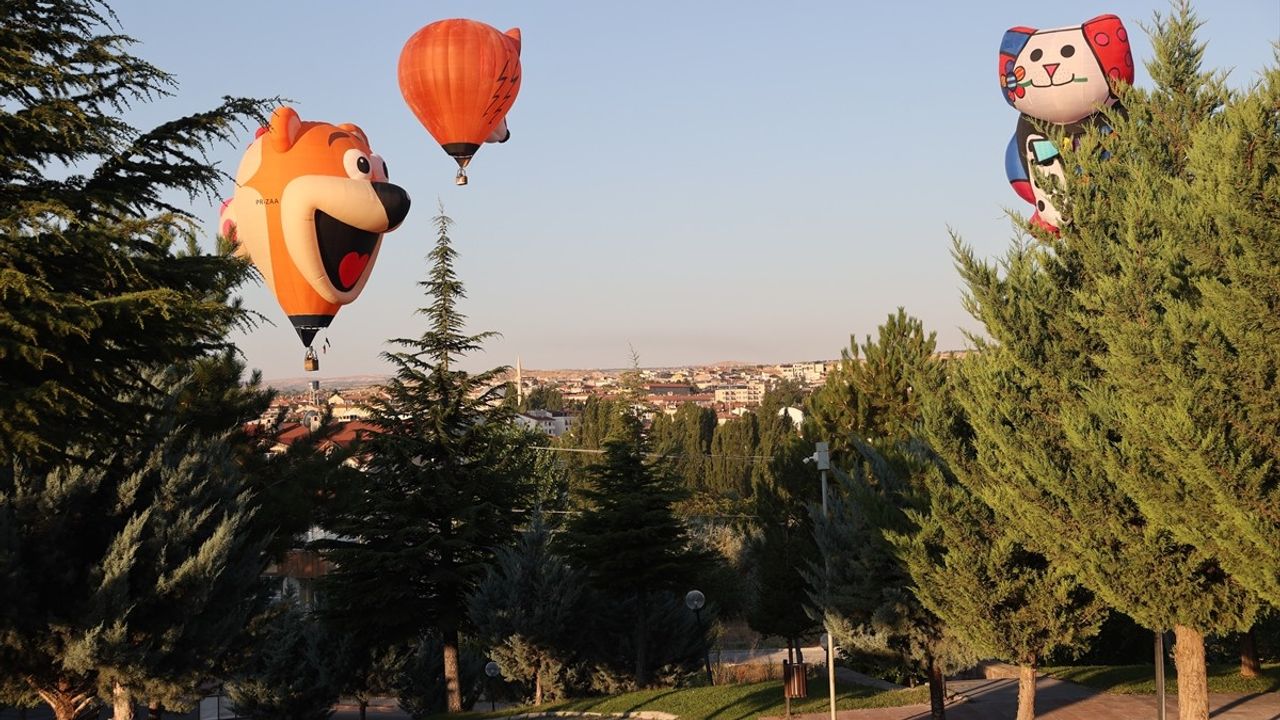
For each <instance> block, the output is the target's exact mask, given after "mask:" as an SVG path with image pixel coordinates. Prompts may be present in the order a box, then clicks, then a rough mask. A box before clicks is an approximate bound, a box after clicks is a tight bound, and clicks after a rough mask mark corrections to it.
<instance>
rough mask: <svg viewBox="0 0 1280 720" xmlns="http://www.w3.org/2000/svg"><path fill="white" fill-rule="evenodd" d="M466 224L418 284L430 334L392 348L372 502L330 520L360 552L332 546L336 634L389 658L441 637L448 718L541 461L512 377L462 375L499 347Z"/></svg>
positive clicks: (368, 471) (365, 499) (442, 227)
mask: <svg viewBox="0 0 1280 720" xmlns="http://www.w3.org/2000/svg"><path fill="white" fill-rule="evenodd" d="M452 222H453V221H452V220H450V219H449V218H448V217H446V216H444V215H443V214H441V215H438V216H437V217H436V218H435V225H436V229H437V231H438V237H437V240H436V245H435V249H434V250H432V252H431V254H430V261H431V269H430V273H429V275H428V277H427V278H426V279H425V280H423V281H421V282H419V283H418V284H419V285H420V286H421V287H422V288H423V289H424V290H425V292H426V295H427V297H428V298H429V300H430V303H429V304H428V305H427V306H426V307H424V308H422V309H421V310H419V314H421V315H423V316H425V317H426V318H427V321H428V323H427V328H426V330H424V331H423V334H422V336H421V337H419V338H400V339H396V340H393V341H392V342H393V343H394V344H396V345H398V346H400V347H402V348H404V350H403V351H401V352H387V353H383V357H384V358H386V359H387V360H388V361H389V362H391V363H392V364H393V365H394V366H395V367H396V374H395V376H394V377H393V378H392V379H391V380H390V382H389V383H388V384H387V385H386V386H384V391H385V392H384V394H383V396H382V397H379V398H378V399H376V400H375V401H374V402H373V403H372V406H371V409H372V411H373V414H372V415H371V416H370V418H369V422H370V423H372V424H373V425H374V427H375V430H374V432H372V433H371V434H370V435H369V436H368V438H367V439H366V440H365V442H363V443H362V445H361V447H360V452H361V453H362V454H363V455H364V456H365V457H367V458H368V460H367V462H366V464H365V473H364V476H363V477H361V478H360V481H361V487H360V491H359V492H355V493H351V494H350V495H349V496H348V501H347V502H346V503H345V504H344V506H342V507H337V508H334V510H333V513H332V515H331V517H329V518H328V519H327V520H326V521H325V525H326V527H327V529H329V530H331V531H332V532H334V533H336V534H337V535H339V536H341V537H344V538H350V539H349V540H341V541H333V542H331V543H328V544H327V545H326V546H325V549H326V551H327V553H328V557H329V558H330V559H331V560H333V561H334V563H335V564H336V569H335V571H334V573H333V574H331V575H330V576H328V577H327V578H326V581H327V582H326V583H325V584H324V586H323V588H324V589H325V591H326V593H327V598H326V602H325V606H326V611H327V612H330V613H332V617H333V619H334V621H335V622H337V623H338V624H339V626H341V627H344V628H345V629H346V632H348V633H353V634H357V635H360V636H362V637H365V638H367V639H369V640H370V642H371V644H372V645H373V646H374V647H375V648H377V647H392V646H395V645H397V644H400V643H402V642H403V641H404V640H405V639H406V638H415V637H421V636H424V635H426V634H428V632H430V633H432V634H434V635H435V636H436V637H438V638H440V640H441V644H442V653H443V672H444V679H445V685H446V690H447V693H446V697H447V700H448V710H449V712H460V711H461V710H462V687H461V685H460V676H459V669H458V667H459V666H458V642H459V634H460V632H462V631H463V630H464V629H465V628H466V627H467V615H466V597H467V595H468V593H470V592H471V590H472V589H473V588H474V586H475V583H476V582H477V581H478V580H479V579H480V578H481V577H483V575H484V572H485V568H486V566H487V565H488V564H489V563H490V562H491V561H492V560H493V557H494V551H495V549H496V548H499V547H502V546H505V545H507V544H509V543H510V542H512V541H513V540H514V538H515V532H516V530H515V529H516V526H517V524H518V521H519V517H520V513H521V512H522V511H523V510H525V507H524V504H525V502H526V500H527V499H528V496H529V491H530V476H531V472H532V457H531V453H530V452H527V451H526V445H525V441H526V439H527V437H528V436H526V435H525V434H524V433H521V432H519V431H518V430H517V429H516V428H515V426H514V424H513V423H512V422H511V409H510V408H509V407H507V406H505V405H503V403H502V402H501V391H502V383H501V378H502V376H503V374H504V373H505V372H506V370H507V368H505V367H499V368H494V369H492V370H488V371H485V372H481V373H476V374H471V373H468V372H466V371H463V370H459V369H458V368H457V363H458V361H459V360H460V359H462V358H463V357H464V356H466V355H467V354H468V353H471V352H475V351H476V350H479V349H480V347H481V343H482V342H483V341H484V340H485V339H486V338H489V337H491V336H492V335H493V334H492V333H488V332H485V333H479V334H475V335H468V334H465V333H464V332H463V327H464V320H465V316H463V315H462V314H461V313H459V312H458V309H457V303H458V301H459V300H461V299H462V298H463V297H464V293H463V287H462V283H461V282H460V281H459V280H458V279H457V276H456V274H455V273H454V270H453V261H454V258H455V257H456V252H455V251H454V249H453V247H452V244H451V241H450V239H449V235H448V231H449V227H450V226H451V224H452ZM369 607H377V608H378V613H376V614H370V613H369V612H368V608H369Z"/></svg>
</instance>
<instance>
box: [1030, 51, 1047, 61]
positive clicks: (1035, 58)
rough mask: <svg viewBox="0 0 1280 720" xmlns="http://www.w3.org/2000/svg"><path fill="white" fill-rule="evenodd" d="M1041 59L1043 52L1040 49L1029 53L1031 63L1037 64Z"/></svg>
mask: <svg viewBox="0 0 1280 720" xmlns="http://www.w3.org/2000/svg"><path fill="white" fill-rule="evenodd" d="M1042 57H1044V51H1042V50H1041V49H1040V48H1036V49H1035V50H1032V51H1031V62H1038V61H1039V60H1040V58H1042Z"/></svg>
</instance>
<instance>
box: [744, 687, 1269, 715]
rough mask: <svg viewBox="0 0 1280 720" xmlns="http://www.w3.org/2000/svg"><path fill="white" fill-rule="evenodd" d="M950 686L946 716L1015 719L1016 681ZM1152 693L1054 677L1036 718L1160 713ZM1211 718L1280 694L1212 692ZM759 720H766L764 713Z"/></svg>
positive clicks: (1174, 709)
mask: <svg viewBox="0 0 1280 720" xmlns="http://www.w3.org/2000/svg"><path fill="white" fill-rule="evenodd" d="M947 689H948V690H949V691H951V692H953V693H957V694H959V695H963V696H964V697H965V698H966V699H964V700H957V701H955V702H952V703H950V704H948V705H947V720H1005V719H1006V718H1007V719H1008V720H1013V718H1015V717H1016V716H1017V709H1018V681H1017V680H959V681H954V682H951V683H948V684H947ZM1155 707H1156V700H1155V697H1154V696H1152V695H1107V694H1105V693H1099V692H1096V691H1094V690H1091V689H1089V688H1086V687H1083V686H1081V685H1076V684H1074V683H1069V682H1063V681H1061V680H1056V679H1054V678H1040V680H1039V681H1038V682H1037V683H1036V718H1037V720H1148V719H1150V718H1155V716H1156V710H1155ZM1166 708H1167V711H1168V717H1170V718H1176V717H1178V701H1177V698H1176V697H1172V696H1171V697H1170V698H1169V702H1168V705H1167V706H1166ZM1209 709H1210V710H1209V715H1210V717H1211V718H1213V720H1280V693H1260V694H1256V695H1222V694H1217V693H1211V694H1210V695H1209ZM792 717H793V718H798V719H800V720H826V718H828V717H830V716H829V715H825V714H813V715H794V716H792ZM837 718H838V720H928V718H929V706H928V705H910V706H907V707H898V708H876V709H874V710H843V711H841V712H839V713H838V714H837ZM761 720H764V719H763V718H762V719H761Z"/></svg>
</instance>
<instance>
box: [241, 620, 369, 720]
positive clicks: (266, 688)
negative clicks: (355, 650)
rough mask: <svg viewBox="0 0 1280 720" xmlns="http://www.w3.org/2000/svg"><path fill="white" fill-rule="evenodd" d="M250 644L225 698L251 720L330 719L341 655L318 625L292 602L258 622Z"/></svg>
mask: <svg viewBox="0 0 1280 720" xmlns="http://www.w3.org/2000/svg"><path fill="white" fill-rule="evenodd" d="M256 635H257V638H256V642H255V643H254V644H253V648H252V651H251V652H250V653H249V654H248V655H247V657H246V658H245V660H244V663H243V665H242V666H241V668H240V670H239V672H238V674H237V677H236V679H235V680H234V681H233V682H232V683H231V684H230V685H228V687H227V695H228V697H229V698H230V700H231V706H232V707H233V708H234V709H235V712H236V714H237V715H239V716H241V717H246V718H250V719H251V720H326V719H327V718H329V717H331V716H332V715H333V706H334V704H336V703H337V702H338V691H339V688H340V687H341V682H342V674H343V673H342V668H341V663H342V661H343V658H344V656H345V653H344V651H343V650H342V649H341V648H339V647H338V643H337V642H336V639H335V638H334V637H333V636H332V635H330V634H329V633H327V632H326V630H325V628H324V626H323V625H321V624H320V623H319V622H317V621H316V620H315V619H314V618H311V617H309V616H308V615H307V614H306V613H305V612H303V610H302V609H300V608H299V607H297V606H296V605H295V604H294V603H293V602H292V601H290V600H285V601H284V603H283V604H282V606H281V607H279V608H277V609H276V612H273V613H272V614H270V615H268V616H266V617H264V618H262V619H261V621H260V622H259V623H258V626H257V632H256Z"/></svg>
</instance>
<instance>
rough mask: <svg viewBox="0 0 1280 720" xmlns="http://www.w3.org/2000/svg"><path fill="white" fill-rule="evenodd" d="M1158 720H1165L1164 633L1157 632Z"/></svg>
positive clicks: (1161, 631)
mask: <svg viewBox="0 0 1280 720" xmlns="http://www.w3.org/2000/svg"><path fill="white" fill-rule="evenodd" d="M1156 720H1164V631H1163V630H1157V631H1156Z"/></svg>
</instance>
